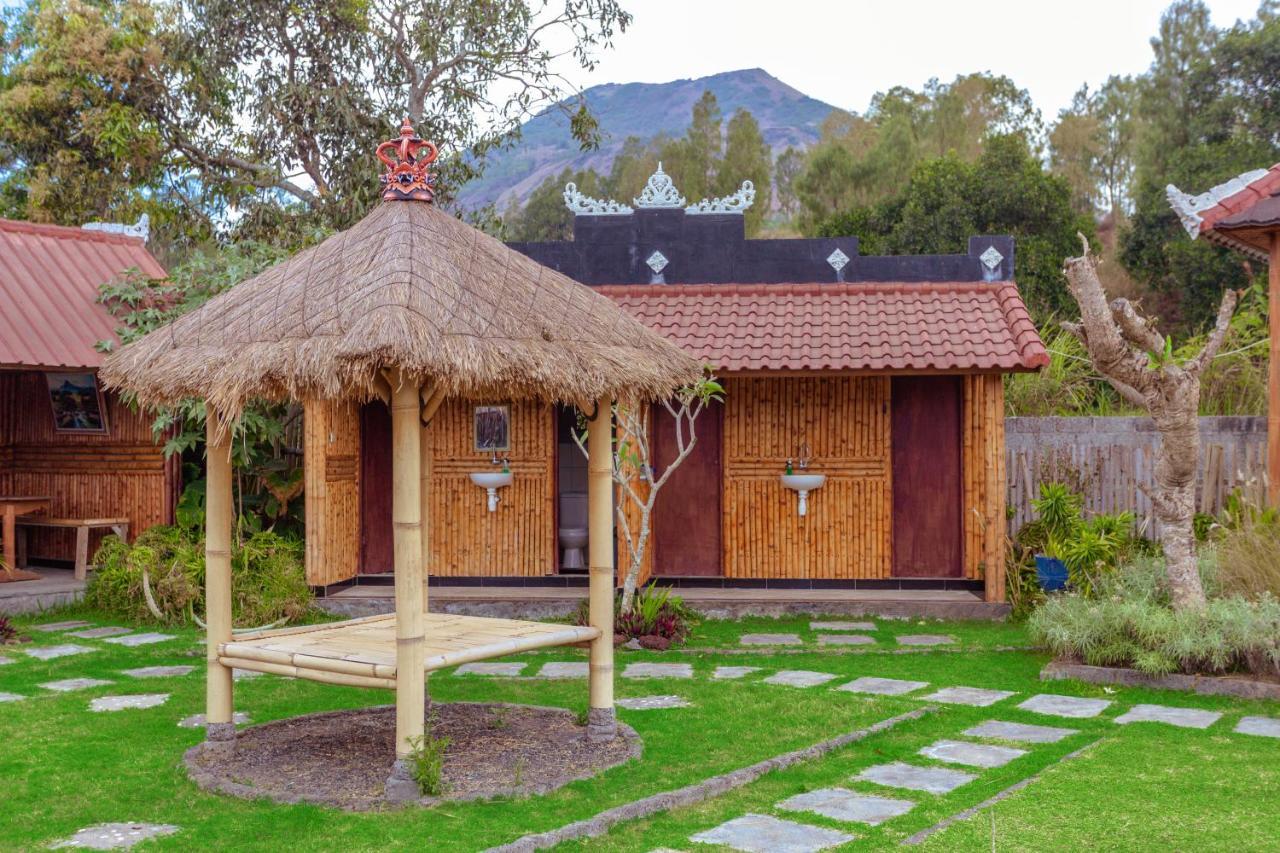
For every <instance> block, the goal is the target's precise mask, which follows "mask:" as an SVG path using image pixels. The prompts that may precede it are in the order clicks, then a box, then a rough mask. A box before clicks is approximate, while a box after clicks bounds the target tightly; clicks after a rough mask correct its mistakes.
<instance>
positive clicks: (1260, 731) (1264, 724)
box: [1235, 717, 1280, 737]
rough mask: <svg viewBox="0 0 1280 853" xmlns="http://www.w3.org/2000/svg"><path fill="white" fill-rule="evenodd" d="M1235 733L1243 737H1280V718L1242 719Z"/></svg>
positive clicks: (1237, 724)
mask: <svg viewBox="0 0 1280 853" xmlns="http://www.w3.org/2000/svg"><path fill="white" fill-rule="evenodd" d="M1235 731H1236V732H1237V733H1238V734H1242V735H1258V736H1259V737H1280V717H1241V718H1240V722H1238V723H1236V727H1235Z"/></svg>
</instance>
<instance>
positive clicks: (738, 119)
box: [690, 109, 773, 237]
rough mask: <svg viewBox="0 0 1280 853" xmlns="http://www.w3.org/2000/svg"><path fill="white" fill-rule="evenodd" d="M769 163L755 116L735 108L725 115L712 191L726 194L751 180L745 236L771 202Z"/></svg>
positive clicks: (755, 227)
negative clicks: (753, 192)
mask: <svg viewBox="0 0 1280 853" xmlns="http://www.w3.org/2000/svg"><path fill="white" fill-rule="evenodd" d="M772 165H773V155H772V153H771V152H770V150H769V144H768V143H767V142H765V141H764V136H763V135H762V134H761V133H760V125H759V124H758V123H757V122H756V119H755V116H753V115H751V113H750V112H748V111H747V110H743V109H740V110H737V111H735V112H734V114H733V118H731V119H729V128H728V132H727V133H726V139H725V146H724V157H723V158H722V159H721V160H720V162H719V164H718V166H717V167H716V177H715V183H714V184H713V186H712V193H713V194H714V195H717V196H726V195H729V194H731V193H734V192H737V190H738V188H739V187H740V186H742V182H743V181H751V183H752V185H753V186H754V187H755V190H756V198H755V202H754V203H753V204H752V205H751V207H749V208H747V211H746V213H745V214H744V218H745V220H746V229H747V236H748V237H753V236H755V235H756V234H757V233H759V231H760V225H761V223H762V222H763V221H764V217H765V214H766V213H768V211H769V208H770V206H771V202H772V191H771V187H770V181H769V173H770V172H771V171H772ZM694 200H695V199H692V198H691V199H690V201H694Z"/></svg>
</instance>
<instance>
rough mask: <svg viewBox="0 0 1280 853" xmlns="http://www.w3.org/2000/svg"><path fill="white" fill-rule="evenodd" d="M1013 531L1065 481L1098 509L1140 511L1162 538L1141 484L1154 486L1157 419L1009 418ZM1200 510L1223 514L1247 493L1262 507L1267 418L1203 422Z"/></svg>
mask: <svg viewBox="0 0 1280 853" xmlns="http://www.w3.org/2000/svg"><path fill="white" fill-rule="evenodd" d="M1005 436H1006V438H1005V442H1006V443H1005V452H1006V454H1007V464H1008V477H1009V507H1010V509H1011V510H1012V518H1011V519H1010V522H1009V528H1010V530H1011V531H1012V530H1017V529H1018V528H1019V527H1021V526H1022V525H1023V524H1025V523H1026V522H1028V521H1030V520H1031V519H1033V518H1035V512H1034V511H1033V510H1032V509H1031V501H1032V500H1033V499H1034V498H1036V497H1037V496H1038V495H1039V490H1040V483H1047V482H1054V481H1057V482H1063V483H1066V484H1068V485H1069V486H1070V487H1071V488H1073V489H1075V490H1077V491H1079V492H1081V493H1082V494H1084V496H1085V506H1086V508H1087V509H1088V510H1091V511H1094V512H1120V511H1122V510H1130V511H1132V512H1133V513H1135V514H1136V515H1137V517H1138V519H1139V522H1140V524H1145V530H1146V535H1148V536H1152V535H1154V534H1155V533H1156V530H1155V526H1154V520H1153V519H1152V514H1151V501H1150V500H1149V499H1148V498H1147V496H1146V495H1145V494H1143V493H1142V490H1141V489H1140V488H1139V487H1138V486H1139V484H1140V483H1141V484H1150V483H1151V482H1152V467H1153V465H1154V464H1155V446H1156V441H1157V438H1158V437H1157V435H1156V432H1155V427H1154V425H1153V424H1152V422H1151V419H1150V418H1007V419H1006V420H1005ZM1200 441H1201V444H1200V476H1199V482H1198V484H1197V486H1196V508H1197V509H1198V510H1199V511H1200V512H1206V513H1216V512H1218V510H1220V509H1221V508H1222V504H1223V501H1224V500H1225V499H1226V498H1227V496H1228V495H1230V494H1231V493H1232V492H1233V491H1234V490H1236V489H1239V490H1241V491H1242V492H1243V493H1244V494H1245V495H1247V496H1248V497H1250V498H1251V499H1253V500H1255V501H1258V502H1260V501H1261V499H1262V496H1263V495H1264V494H1265V489H1266V482H1265V477H1266V445H1267V420H1266V418H1261V417H1220V418H1201V419H1200Z"/></svg>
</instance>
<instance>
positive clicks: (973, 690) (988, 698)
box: [917, 687, 1013, 708]
mask: <svg viewBox="0 0 1280 853" xmlns="http://www.w3.org/2000/svg"><path fill="white" fill-rule="evenodd" d="M1012 695H1013V691H1012V690H987V689H985V688H982V687H944V688H942V689H941V690H938V691H936V692H934V693H930V694H929V695H928V696H920V697H917V698H920V699H925V700H928V701H930V702H946V703H947V704H948V705H974V706H976V707H979V708H985V707H987V706H988V705H994V704H995V703H997V702H999V701H1000V700H1001V699H1008V698H1009V697H1010V696H1012Z"/></svg>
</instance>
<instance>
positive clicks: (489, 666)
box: [454, 662, 528, 675]
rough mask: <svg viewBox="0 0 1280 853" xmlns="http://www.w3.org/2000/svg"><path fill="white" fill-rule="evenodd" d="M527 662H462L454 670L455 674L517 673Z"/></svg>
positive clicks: (522, 670)
mask: <svg viewBox="0 0 1280 853" xmlns="http://www.w3.org/2000/svg"><path fill="white" fill-rule="evenodd" d="M526 666H528V664H523V663H516V662H508V663H464V664H463V665H462V666H460V667H458V669H457V670H456V671H455V672H454V674H455V675H519V674H520V673H522V672H524V668H525V667H526Z"/></svg>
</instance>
